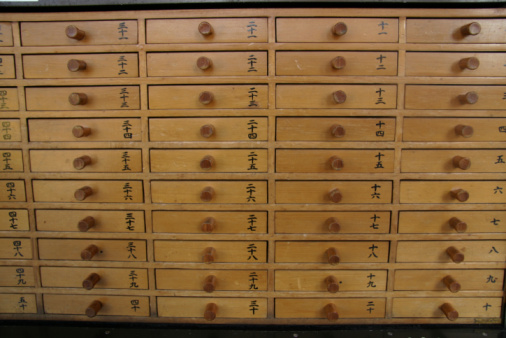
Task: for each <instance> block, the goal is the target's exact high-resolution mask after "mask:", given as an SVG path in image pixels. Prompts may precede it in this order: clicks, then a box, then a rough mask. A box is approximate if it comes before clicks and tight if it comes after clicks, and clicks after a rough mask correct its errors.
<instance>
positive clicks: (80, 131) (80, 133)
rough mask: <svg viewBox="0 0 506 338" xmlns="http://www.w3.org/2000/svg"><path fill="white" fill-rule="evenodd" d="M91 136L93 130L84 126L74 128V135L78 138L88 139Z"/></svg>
mask: <svg viewBox="0 0 506 338" xmlns="http://www.w3.org/2000/svg"><path fill="white" fill-rule="evenodd" d="M90 134H91V128H89V127H83V126H74V127H73V128H72V135H74V137H76V138H81V137H86V136H88V135H90Z"/></svg>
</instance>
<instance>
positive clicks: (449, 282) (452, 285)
mask: <svg viewBox="0 0 506 338" xmlns="http://www.w3.org/2000/svg"><path fill="white" fill-rule="evenodd" d="M443 283H444V284H445V285H446V287H447V288H448V290H450V291H451V292H452V293H456V292H459V291H460V288H461V286H460V283H458V282H457V281H456V280H455V279H454V278H453V277H452V276H446V277H445V278H443Z"/></svg>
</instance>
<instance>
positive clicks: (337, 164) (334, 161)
mask: <svg viewBox="0 0 506 338" xmlns="http://www.w3.org/2000/svg"><path fill="white" fill-rule="evenodd" d="M329 163H330V167H331V168H332V169H334V170H337V171H339V170H341V169H343V160H342V159H340V158H339V157H337V156H332V157H331V158H330V159H329Z"/></svg>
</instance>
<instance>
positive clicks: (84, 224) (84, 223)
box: [77, 216, 95, 232]
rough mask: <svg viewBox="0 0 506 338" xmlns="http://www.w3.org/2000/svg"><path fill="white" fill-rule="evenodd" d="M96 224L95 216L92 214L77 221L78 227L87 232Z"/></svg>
mask: <svg viewBox="0 0 506 338" xmlns="http://www.w3.org/2000/svg"><path fill="white" fill-rule="evenodd" d="M94 226H95V218H93V217H92V216H86V217H85V218H83V219H82V220H80V221H79V222H78V223H77V228H78V229H79V231H81V232H86V231H88V230H89V229H91V228H93V227H94Z"/></svg>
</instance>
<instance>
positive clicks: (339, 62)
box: [330, 56, 346, 69]
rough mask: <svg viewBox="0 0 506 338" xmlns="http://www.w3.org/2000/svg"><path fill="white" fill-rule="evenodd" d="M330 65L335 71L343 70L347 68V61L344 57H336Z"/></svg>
mask: <svg viewBox="0 0 506 338" xmlns="http://www.w3.org/2000/svg"><path fill="white" fill-rule="evenodd" d="M330 65H331V66H332V68H334V69H343V68H344V67H345V66H346V60H345V59H344V57H342V56H336V57H335V58H333V59H332V61H330Z"/></svg>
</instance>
